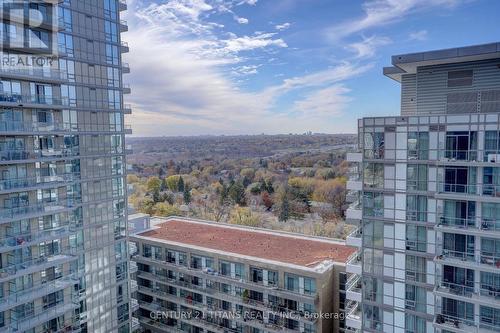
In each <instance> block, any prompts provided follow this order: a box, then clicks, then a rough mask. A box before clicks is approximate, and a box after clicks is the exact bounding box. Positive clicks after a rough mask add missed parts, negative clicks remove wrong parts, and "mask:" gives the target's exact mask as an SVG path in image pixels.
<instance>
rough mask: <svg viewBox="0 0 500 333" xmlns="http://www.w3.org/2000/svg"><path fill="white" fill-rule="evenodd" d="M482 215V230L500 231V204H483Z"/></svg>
mask: <svg viewBox="0 0 500 333" xmlns="http://www.w3.org/2000/svg"><path fill="white" fill-rule="evenodd" d="M481 215H482V221H481V229H483V230H500V204H498V203H492V202H483V203H482V210H481Z"/></svg>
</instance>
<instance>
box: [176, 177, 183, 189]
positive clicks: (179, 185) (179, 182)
mask: <svg viewBox="0 0 500 333" xmlns="http://www.w3.org/2000/svg"><path fill="white" fill-rule="evenodd" d="M177 191H179V192H184V179H183V178H182V176H180V177H179V180H178V182H177Z"/></svg>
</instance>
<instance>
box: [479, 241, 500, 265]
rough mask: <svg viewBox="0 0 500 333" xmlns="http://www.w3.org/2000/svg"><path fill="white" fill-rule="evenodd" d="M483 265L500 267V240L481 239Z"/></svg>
mask: <svg viewBox="0 0 500 333" xmlns="http://www.w3.org/2000/svg"><path fill="white" fill-rule="evenodd" d="M481 263H483V264H487V265H492V266H496V267H499V266H500V239H492V238H484V237H483V238H481Z"/></svg>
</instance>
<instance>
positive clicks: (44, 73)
mask: <svg viewBox="0 0 500 333" xmlns="http://www.w3.org/2000/svg"><path fill="white" fill-rule="evenodd" d="M0 73H2V74H10V75H18V76H28V77H30V78H32V77H35V78H42V79H53V80H66V79H67V77H68V74H67V72H66V71H63V70H60V69H42V68H40V69H37V68H33V67H30V68H20V67H13V66H2V65H0Z"/></svg>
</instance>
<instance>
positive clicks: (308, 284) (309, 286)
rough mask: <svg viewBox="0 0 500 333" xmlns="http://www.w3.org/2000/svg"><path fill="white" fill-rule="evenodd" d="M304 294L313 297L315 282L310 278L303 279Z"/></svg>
mask: <svg viewBox="0 0 500 333" xmlns="http://www.w3.org/2000/svg"><path fill="white" fill-rule="evenodd" d="M304 294H306V295H314V294H316V280H315V279H312V278H308V277H305V278H304Z"/></svg>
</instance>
